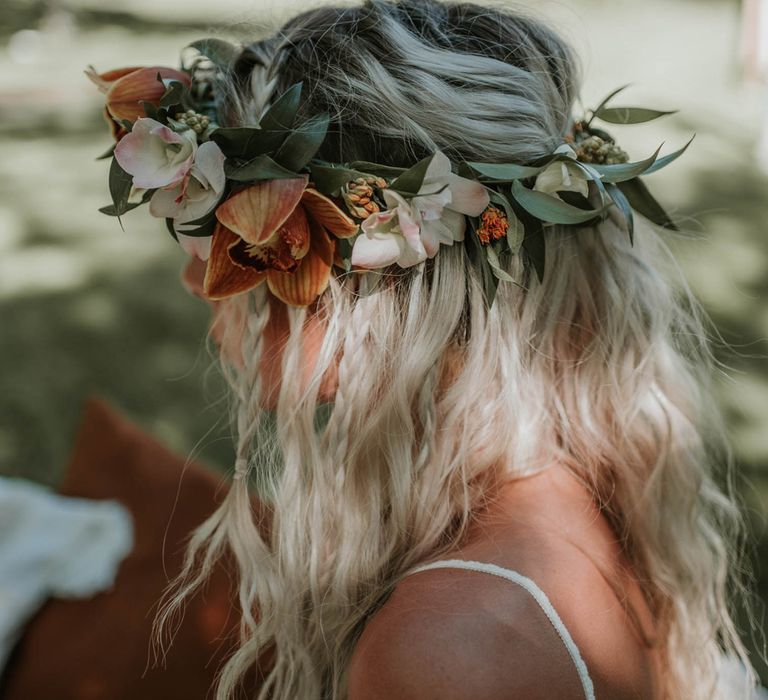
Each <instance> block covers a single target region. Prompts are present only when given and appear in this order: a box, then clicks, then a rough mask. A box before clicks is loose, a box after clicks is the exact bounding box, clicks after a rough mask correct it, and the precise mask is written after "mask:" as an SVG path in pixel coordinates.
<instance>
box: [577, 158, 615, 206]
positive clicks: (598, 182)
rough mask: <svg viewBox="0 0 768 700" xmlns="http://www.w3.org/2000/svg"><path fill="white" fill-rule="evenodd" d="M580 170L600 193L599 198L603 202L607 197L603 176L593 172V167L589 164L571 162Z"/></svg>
mask: <svg viewBox="0 0 768 700" xmlns="http://www.w3.org/2000/svg"><path fill="white" fill-rule="evenodd" d="M573 162H574V163H575V164H576V165H577V166H578V167H579V168H580V169H581V170H582V172H583V173H584V174H585V175H586V176H587V178H588V179H589V180H590V181H591V182H594V183H595V187H597V189H598V190H599V191H600V197H601V199H602V201H603V203H604V202H605V198H606V197H607V193H606V191H605V182H604V181H603V176H602V175H601V174H600V173H599V172H598V171H597V170H595V166H594V165H591V164H589V163H582V162H580V161H578V160H576V161H573Z"/></svg>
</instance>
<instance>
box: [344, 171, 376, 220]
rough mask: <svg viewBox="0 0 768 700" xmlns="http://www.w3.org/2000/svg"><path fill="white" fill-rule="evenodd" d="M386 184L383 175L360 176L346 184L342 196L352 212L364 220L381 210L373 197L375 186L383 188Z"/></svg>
mask: <svg viewBox="0 0 768 700" xmlns="http://www.w3.org/2000/svg"><path fill="white" fill-rule="evenodd" d="M386 186H387V181H386V180H384V178H381V177H373V176H369V175H368V176H364V177H358V178H356V179H355V180H352V181H351V182H348V183H347V184H346V185H344V187H343V189H342V191H341V196H342V198H343V199H344V203H345V204H346V205H347V208H348V209H349V212H350V214H352V216H354V217H355V218H356V219H361V220H363V221H364V220H365V219H367V218H368V217H369V216H371V214H378V213H379V212H380V211H381V208H380V207H379V205H378V204H377V203H376V202H375V200H374V199H373V195H374V188H378V189H380V190H383V189H384V188H386Z"/></svg>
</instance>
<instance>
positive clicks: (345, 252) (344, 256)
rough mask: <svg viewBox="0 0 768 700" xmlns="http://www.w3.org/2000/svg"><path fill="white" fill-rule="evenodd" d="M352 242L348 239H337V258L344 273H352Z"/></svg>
mask: <svg viewBox="0 0 768 700" xmlns="http://www.w3.org/2000/svg"><path fill="white" fill-rule="evenodd" d="M353 245H354V241H353V240H351V239H349V238H337V239H336V250H337V251H338V252H339V257H340V258H341V260H342V262H343V263H344V271H345V272H352V247H353Z"/></svg>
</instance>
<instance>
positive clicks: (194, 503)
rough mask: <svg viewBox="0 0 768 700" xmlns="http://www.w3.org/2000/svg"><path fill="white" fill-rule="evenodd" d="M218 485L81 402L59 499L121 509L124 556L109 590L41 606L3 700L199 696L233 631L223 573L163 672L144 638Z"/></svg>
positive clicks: (196, 603) (189, 619) (115, 417)
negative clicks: (129, 544) (131, 542)
mask: <svg viewBox="0 0 768 700" xmlns="http://www.w3.org/2000/svg"><path fill="white" fill-rule="evenodd" d="M220 485H221V477H219V476H216V475H214V474H213V473H211V472H209V471H207V470H205V469H204V468H202V467H200V466H198V465H194V464H192V465H189V466H187V467H186V468H185V463H184V461H183V460H182V459H180V458H179V457H177V456H175V455H173V454H171V453H170V452H169V451H168V450H166V449H165V448H164V447H162V446H161V445H160V444H158V443H157V442H156V441H155V440H154V439H153V438H151V437H149V436H148V435H146V434H145V433H143V432H142V431H141V430H140V429H139V428H137V427H136V426H135V425H133V424H131V423H130V422H129V421H127V420H126V419H125V418H124V417H122V416H121V415H119V414H118V413H117V412H116V411H115V410H114V409H111V408H110V407H109V406H107V405H106V404H105V403H104V402H102V401H100V400H97V399H91V400H89V401H88V403H87V405H86V410H85V414H84V417H83V420H82V423H81V426H80V430H79V433H78V436H77V440H76V444H75V449H74V453H73V456H72V459H71V461H70V464H69V466H68V469H67V473H66V476H65V478H64V482H63V484H62V487H61V489H60V491H61V493H62V494H63V495H67V496H80V497H85V498H95V499H106V498H112V499H116V500H118V501H120V502H121V503H123V504H124V505H125V506H126V507H127V508H128V509H129V510H130V512H131V514H132V516H133V520H134V537H135V546H134V549H133V551H132V552H131V553H130V554H129V555H128V557H127V558H126V559H125V560H124V561H123V563H122V565H121V567H120V570H119V572H118V576H117V580H116V582H115V586H114V588H113V589H112V590H110V591H108V592H105V593H102V594H99V595H97V596H95V597H93V598H90V599H88V600H51V601H49V602H48V603H47V604H46V605H45V607H44V608H43V609H42V610H41V611H40V612H39V613H38V615H37V616H36V617H35V618H34V619H33V620H32V622H31V623H30V625H29V627H28V628H27V630H26V633H25V635H24V637H23V638H22V640H21V642H20V644H19V647H18V648H17V650H16V652H15V654H14V656H13V657H12V660H11V663H10V666H9V668H8V671H7V675H6V679H5V693H4V694H3V698H4V700H38V699H40V700H43V698H44V699H45V700H50V699H51V698H56V700H139V699H140V700H161V699H162V700H170V699H172V698H184V700H196V699H197V698H199V699H200V700H203V698H206V697H210V696H211V694H210V689H211V686H212V685H213V682H214V677H215V674H216V672H217V670H218V669H219V667H220V665H221V663H222V661H223V658H224V656H225V655H226V653H227V652H228V651H230V650H231V649H232V646H233V644H234V641H235V637H234V634H235V629H236V627H237V613H236V612H235V610H234V608H233V607H232V606H231V603H230V601H231V600H233V591H232V588H231V583H230V578H229V576H228V574H227V572H226V571H225V570H224V568H223V567H222V568H220V570H218V571H217V572H216V574H215V575H214V576H213V578H212V580H211V581H210V583H209V585H208V587H207V589H206V592H205V594H204V596H198V597H196V598H195V599H194V600H192V601H191V602H190V604H189V606H188V607H187V611H186V615H185V617H184V620H183V623H182V625H181V628H180V630H179V633H178V636H177V638H176V641H175V642H174V644H173V645H172V646H171V648H170V651H169V653H168V656H167V659H166V664H165V668H162V667H153V664H152V663H151V661H150V659H151V657H150V634H151V627H152V621H153V618H154V614H155V611H156V606H157V602H158V600H159V598H160V596H161V595H162V592H163V590H164V588H165V586H166V584H167V581H168V579H169V578H170V577H173V576H174V575H175V574H176V573H177V572H178V571H179V569H180V567H181V561H182V555H183V551H184V543H185V541H186V538H187V536H188V535H189V533H190V532H191V530H192V529H193V528H194V527H195V526H196V525H198V524H199V523H200V522H201V521H202V520H203V519H204V518H205V517H206V516H207V515H208V514H209V513H210V512H212V510H213V509H214V507H215V504H216V498H217V493H222V492H223V491H224V489H221V488H219V487H220Z"/></svg>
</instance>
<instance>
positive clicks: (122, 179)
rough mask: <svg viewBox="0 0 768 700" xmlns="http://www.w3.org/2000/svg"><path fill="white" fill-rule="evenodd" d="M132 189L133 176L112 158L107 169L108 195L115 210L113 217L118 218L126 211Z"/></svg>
mask: <svg viewBox="0 0 768 700" xmlns="http://www.w3.org/2000/svg"><path fill="white" fill-rule="evenodd" d="M132 188H133V176H132V175H129V174H128V173H127V172H125V170H123V169H122V168H121V167H120V163H118V162H117V158H113V159H112V164H111V165H110V167H109V194H110V196H111V197H112V205H113V206H114V208H115V213H114V215H113V216H117V217H120V216H122V215H123V214H125V212H127V211H128V197H129V196H130V195H131V189H132Z"/></svg>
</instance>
